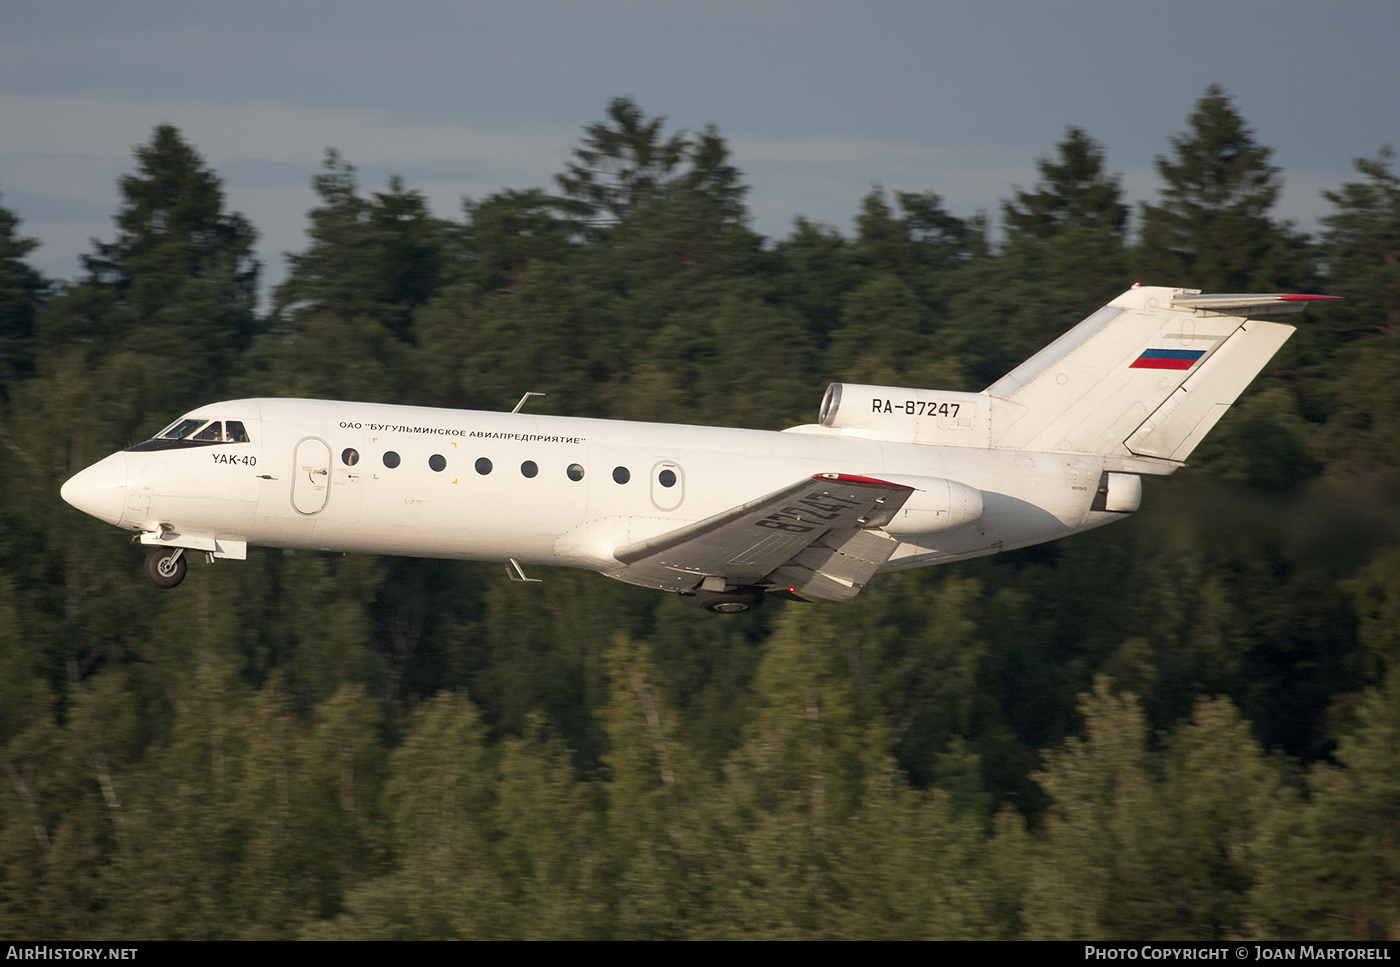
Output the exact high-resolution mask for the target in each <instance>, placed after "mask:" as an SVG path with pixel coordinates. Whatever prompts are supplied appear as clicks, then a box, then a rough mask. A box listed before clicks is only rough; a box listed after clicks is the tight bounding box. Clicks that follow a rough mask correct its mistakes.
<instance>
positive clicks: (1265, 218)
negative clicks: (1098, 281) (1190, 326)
mask: <svg viewBox="0 0 1400 967" xmlns="http://www.w3.org/2000/svg"><path fill="white" fill-rule="evenodd" d="M1188 123H1189V125H1190V127H1189V130H1187V131H1186V132H1185V133H1184V134H1182V135H1181V136H1180V137H1176V138H1172V139H1171V143H1172V148H1173V151H1174V154H1173V156H1172V157H1171V158H1166V157H1162V156H1158V158H1157V171H1158V173H1159V174H1160V175H1161V176H1162V180H1163V181H1165V182H1166V185H1165V186H1164V187H1163V188H1162V191H1161V203H1160V204H1157V205H1146V204H1144V205H1143V209H1142V218H1143V224H1142V244H1141V248H1140V252H1139V260H1140V263H1141V266H1142V268H1143V271H1144V274H1146V275H1147V276H1149V277H1150V279H1151V280H1152V281H1153V282H1154V283H1156V284H1161V285H1183V286H1190V287H1192V288H1199V289H1204V290H1206V291H1215V292H1250V291H1275V290H1278V289H1284V290H1287V289H1292V288H1295V287H1298V286H1302V285H1306V284H1307V282H1308V280H1309V277H1310V275H1311V272H1310V270H1309V266H1308V263H1307V257H1306V255H1307V253H1306V250H1305V243H1306V240H1305V239H1304V238H1302V237H1300V236H1297V235H1295V234H1294V233H1293V232H1292V231H1291V229H1290V228H1289V227H1288V226H1286V225H1277V224H1275V223H1274V222H1273V221H1271V220H1270V217H1269V212H1270V210H1271V209H1272V208H1273V206H1274V203H1275V202H1276V201H1277V200H1278V196H1279V192H1280V190H1281V189H1282V186H1283V183H1282V180H1281V179H1280V178H1279V169H1278V168H1277V167H1275V166H1274V165H1272V164H1270V163H1269V158H1270V155H1271V154H1272V151H1271V150H1270V149H1269V148H1266V147H1264V146H1262V145H1260V144H1258V143H1257V142H1256V141H1255V138H1254V132H1252V131H1251V130H1249V128H1247V127H1246V126H1245V123H1244V119H1243V118H1242V117H1240V115H1239V114H1238V113H1237V112H1236V111H1235V108H1234V105H1233V104H1232V103H1231V100H1230V97H1229V95H1227V94H1226V93H1225V91H1224V90H1223V89H1222V88H1221V87H1220V86H1219V85H1218V84H1213V85H1211V86H1210V87H1209V88H1207V89H1206V93H1205V95H1204V96H1203V97H1202V98H1201V100H1200V101H1199V102H1198V103H1197V105H1196V111H1195V113H1193V114H1192V115H1191V117H1190V119H1189V122H1188Z"/></svg>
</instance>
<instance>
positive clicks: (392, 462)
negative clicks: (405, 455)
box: [384, 450, 399, 470]
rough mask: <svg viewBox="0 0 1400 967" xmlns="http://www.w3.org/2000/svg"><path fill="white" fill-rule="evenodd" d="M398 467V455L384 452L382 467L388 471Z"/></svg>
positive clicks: (388, 451)
mask: <svg viewBox="0 0 1400 967" xmlns="http://www.w3.org/2000/svg"><path fill="white" fill-rule="evenodd" d="M398 465H399V455H398V454H397V453H395V452H394V451H393V450H386V451H384V466H386V467H388V468H389V469H390V470H393V469H394V468H395V467H397V466H398Z"/></svg>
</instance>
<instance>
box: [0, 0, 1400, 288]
mask: <svg viewBox="0 0 1400 967" xmlns="http://www.w3.org/2000/svg"><path fill="white" fill-rule="evenodd" d="M1397 50H1400V2H1397V0H1328V2H1321V0H1267V2H1266V0H1211V2H1196V0H1157V2H1154V3H1140V2H1139V3H1135V2H1132V0H1112V2H1106V0H1038V2H1030V0H980V2H976V3H972V2H952V0H948V2H943V0H907V2H906V0H863V2H860V3H854V2H834V0H806V2H798V0H742V2H730V0H706V2H703V3H695V2H691V3H675V2H668V0H647V2H642V0H512V2H509V3H504V2H475V0H457V2H440V0H399V2H395V3H388V2H377V0H334V2H329V0H327V2H322V0H266V2H264V0H222V2H220V3H218V4H203V3H188V2H184V0H178V2H167V0H124V2H122V3H112V2H111V0H103V2H90V0H46V2H45V3H42V4H37V3H24V2H20V0H0V204H3V205H4V207H6V208H9V209H10V210H11V211H13V212H15V214H17V215H18V216H19V217H20V219H21V220H22V224H21V226H20V232H21V233H22V234H24V235H26V236H29V237H32V238H36V239H38V240H39V241H40V242H41V243H42V245H41V247H40V248H39V249H38V250H36V252H35V253H34V254H33V255H32V256H31V257H30V261H31V262H32V263H33V264H34V265H35V266H36V267H37V268H39V269H40V271H42V272H43V273H44V274H45V275H47V276H49V277H51V278H58V279H72V278H76V277H78V275H79V274H80V263H79V256H80V255H81V254H84V253H88V252H91V251H92V240H93V239H94V238H96V239H99V240H103V241H110V240H111V239H112V238H113V237H114V228H113V224H112V219H113V216H114V215H115V213H116V211H117V209H118V206H119V204H120V194H119V191H118V188H117V179H118V178H120V177H121V176H122V175H123V174H126V173H129V172H131V171H132V170H133V169H134V161H133V155H132V152H133V149H134V147H135V146H137V145H139V144H143V143H146V142H148V141H149V140H150V137H151V133H152V130H153V129H154V128H155V126H156V125H159V124H163V123H169V124H174V125H175V126H176V127H178V128H179V129H180V130H181V131H182V132H183V134H184V135H185V137H186V139H187V140H188V141H189V142H190V143H191V144H193V145H194V147H195V148H196V150H197V151H198V152H199V153H200V155H201V156H202V157H203V158H204V159H205V162H206V163H207V164H208V165H209V166H210V167H211V168H212V169H214V170H215V171H216V172H217V173H218V174H219V176H220V177H221V178H222V179H223V181H224V188H225V192H226V195H227V199H228V207H229V209H231V210H233V211H239V212H242V213H243V214H244V215H246V216H247V217H248V218H249V219H250V220H251V221H252V222H253V224H254V226H256V228H257V229H258V231H259V233H260V236H261V237H260V240H259V245H258V254H259V257H260V258H261V259H262V260H263V262H264V263H265V275H264V278H265V279H266V281H267V283H268V284H269V285H270V284H274V283H275V282H277V281H278V280H280V279H281V278H282V276H283V273H284V263H283V253H285V252H289V251H290V252H298V251H301V250H303V249H304V248H305V246H306V236H305V229H306V226H307V220H306V213H307V212H308V211H309V210H310V209H311V208H312V207H314V205H315V203H316V196H315V194H314V193H313V192H312V190H311V187H310V183H311V179H312V177H314V176H315V175H316V173H317V172H318V171H319V170H320V165H321V162H322V160H323V159H324V157H325V153H326V149H327V148H332V147H333V148H335V149H337V150H338V151H339V152H340V153H341V155H342V157H343V158H345V159H346V160H347V161H349V162H350V163H352V164H354V165H355V166H356V168H357V169H358V172H359V178H360V184H361V185H362V186H363V188H364V189H365V190H366V191H373V190H376V189H381V188H383V187H384V185H385V184H386V183H387V181H388V179H389V177H390V176H392V175H394V174H398V175H401V176H402V177H403V179H404V182H405V184H406V186H407V187H408V188H411V189H415V190H417V191H420V192H422V193H423V195H424V196H426V197H427V199H428V200H429V202H430V204H431V206H432V208H433V211H434V212H435V213H436V214H438V215H439V216H442V217H446V218H460V217H461V202H462V199H463V197H464V196H469V197H472V198H478V199H479V198H482V197H484V196H486V195H488V194H490V193H492V192H494V191H499V190H501V189H505V188H513V189H526V188H533V187H543V188H551V187H552V186H553V175H554V174H555V173H556V172H559V171H562V170H564V164H565V162H566V161H567V160H568V159H569V157H570V152H571V150H572V149H573V147H574V146H576V145H577V144H578V143H579V137H580V135H581V133H582V129H583V128H584V127H585V126H586V125H589V124H592V123H596V122H599V121H602V120H603V119H604V116H605V111H606V107H607V104H608V102H609V100H611V99H612V98H614V97H617V96H623V95H625V96H630V97H632V98H633V99H634V100H635V101H636V102H637V104H638V105H639V106H640V107H641V109H642V110H643V111H644V112H646V114H647V115H648V116H663V117H665V118H667V119H668V121H667V124H668V130H676V129H684V130H690V131H695V130H698V129H701V128H703V127H704V126H706V125H710V124H713V125H714V126H715V127H716V128H717V129H718V131H719V133H720V135H721V136H723V137H724V138H725V140H726V141H727V143H728V144H729V147H730V149H731V160H732V162H733V163H734V164H735V165H736V166H737V167H738V168H739V169H740V170H741V171H742V172H743V173H744V181H745V183H746V184H747V185H748V186H749V195H748V202H749V208H750V213H751V217H752V225H753V227H754V229H755V230H756V231H758V232H759V233H760V234H763V235H765V236H767V237H769V238H770V239H772V238H781V237H783V236H785V235H787V234H788V233H789V232H790V231H791V228H792V224H793V221H794V219H796V218H797V217H799V216H800V217H804V218H806V219H808V220H810V221H816V222H821V223H823V224H827V225H830V226H833V227H835V228H837V229H839V230H840V231H842V232H846V233H850V232H851V230H852V219H853V217H854V215H855V213H856V210H857V208H858V206H859V204H860V200H861V198H863V197H864V196H865V195H866V194H867V193H868V192H869V191H870V190H871V188H872V186H874V185H881V186H884V187H885V188H887V189H889V190H891V191H895V190H898V191H918V192H923V191H932V192H936V193H937V194H939V195H940V196H942V197H943V199H944V203H945V205H946V207H947V208H948V210H950V211H951V212H953V213H954V214H957V215H963V216H968V215H973V214H976V213H977V212H985V213H987V214H988V215H990V216H992V217H993V220H994V222H995V216H996V214H997V211H998V208H999V205H1000V203H1001V201H1002V200H1004V199H1006V198H1008V197H1010V195H1011V193H1012V192H1013V190H1014V186H1016V185H1020V186H1023V187H1029V186H1030V185H1032V184H1034V182H1035V181H1036V177H1037V175H1036V170H1035V162H1036V160H1037V159H1038V158H1041V157H1045V156H1048V155H1051V154H1052V153H1053V151H1054V148H1055V145H1056V143H1057V142H1058V141H1060V140H1062V139H1063V137H1064V133H1065V130H1066V128H1067V127H1069V126H1071V125H1074V126H1079V127H1082V128H1084V129H1085V130H1086V131H1087V132H1088V133H1089V135H1090V136H1091V137H1092V138H1094V139H1095V140H1096V141H1097V142H1099V143H1100V144H1101V145H1102V146H1103V148H1104V151H1105V154H1106V159H1107V165H1108V167H1109V169H1110V170H1111V171H1113V172H1116V173H1118V174H1120V175H1121V178H1122V183H1123V187H1124V191H1125V194H1126V195H1127V197H1128V198H1129V199H1130V200H1133V201H1142V200H1149V201H1150V200H1153V199H1155V197H1156V193H1157V191H1158V188H1159V186H1160V181H1159V179H1158V177H1157V175H1156V171H1155V168H1154V166H1153V161H1154V158H1156V157H1157V156H1159V155H1167V154H1170V152H1171V139H1172V138H1173V137H1178V136H1180V135H1181V134H1182V133H1183V132H1184V131H1185V129H1186V125H1187V118H1188V116H1189V115H1190V114H1191V112H1192V110H1193V109H1194V106H1195V104H1196V102H1197V101H1198V100H1199V99H1200V97H1201V95H1202V93H1203V92H1204V91H1205V89H1206V87H1207V86H1208V85H1210V84H1212V83H1219V84H1221V85H1223V86H1224V88H1225V90H1226V92H1227V93H1228V94H1229V95H1230V97H1231V98H1232V100H1233V103H1234V105H1235V107H1236V110H1237V111H1238V112H1239V113H1240V115H1241V116H1242V117H1243V118H1244V119H1245V120H1246V122H1247V123H1248V125H1249V126H1250V128H1251V129H1252V130H1253V131H1254V134H1255V137H1256V139H1257V140H1258V142H1259V143H1261V144H1264V145H1267V146H1269V147H1271V148H1272V149H1273V151H1274V154H1273V158H1272V161H1273V163H1274V164H1275V165H1277V166H1278V167H1280V168H1281V169H1282V171H1283V175H1284V178H1285V187H1284V192H1283V195H1282V198H1281V201H1280V203H1279V206H1278V208H1277V209H1276V212H1275V215H1276V217H1278V218H1281V219H1288V220H1292V221H1294V222H1296V223H1297V225H1298V227H1299V228H1301V229H1303V230H1306V231H1316V230H1317V228H1318V219H1319V218H1320V217H1323V216H1325V215H1326V214H1327V213H1328V211H1329V210H1330V206H1329V204H1328V203H1327V202H1326V201H1325V199H1323V198H1322V196H1321V192H1322V191H1324V190H1328V189H1335V188H1336V187H1337V186H1338V185H1340V184H1341V183H1342V182H1344V181H1347V180H1355V171H1354V168H1353V165H1352V162H1353V160H1354V159H1356V158H1359V157H1368V158H1369V157H1375V155H1376V153H1377V151H1378V149H1379V148H1380V146H1381V145H1383V144H1391V145H1394V146H1396V147H1397V148H1400V56H1397V53H1396V52H1397ZM1163 284H1176V285H1190V284H1191V280H1189V279H1188V280H1180V279H1174V280H1165V281H1164V282H1163Z"/></svg>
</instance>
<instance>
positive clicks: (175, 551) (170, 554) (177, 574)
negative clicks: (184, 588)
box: [146, 547, 189, 588]
mask: <svg viewBox="0 0 1400 967" xmlns="http://www.w3.org/2000/svg"><path fill="white" fill-rule="evenodd" d="M188 568H189V564H188V563H187V562H186V561H185V549H184V548H183V547H158V548H156V549H155V550H154V551H151V553H149V554H147V555H146V576H147V577H149V578H150V579H151V580H152V581H153V582H154V583H155V586H156V587H158V588H173V587H175V585H177V584H179V583H180V582H181V581H183V580H184V579H185V571H186V570H187V569H188Z"/></svg>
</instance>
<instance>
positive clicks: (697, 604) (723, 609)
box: [681, 588, 763, 614]
mask: <svg viewBox="0 0 1400 967" xmlns="http://www.w3.org/2000/svg"><path fill="white" fill-rule="evenodd" d="M681 600H682V601H684V602H685V603H686V604H688V605H690V606H691V607H692V608H700V609H701V610H703V611H709V612H712V613H714V614H741V613H743V612H745V611H753V610H755V609H756V608H759V607H761V606H762V604H763V589H762V588H735V589H734V590H733V591H705V590H703V589H702V590H699V591H696V592H694V593H693V594H682V595H681Z"/></svg>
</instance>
